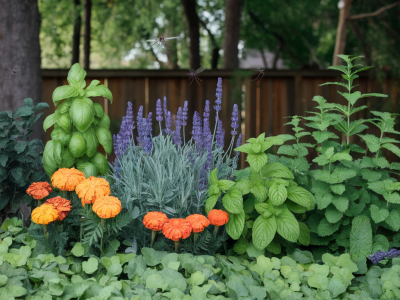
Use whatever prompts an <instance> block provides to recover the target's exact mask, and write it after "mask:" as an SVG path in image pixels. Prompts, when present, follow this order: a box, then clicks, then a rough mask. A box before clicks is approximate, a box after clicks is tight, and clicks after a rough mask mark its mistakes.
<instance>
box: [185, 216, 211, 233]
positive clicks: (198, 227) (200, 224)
mask: <svg viewBox="0 0 400 300" xmlns="http://www.w3.org/2000/svg"><path fill="white" fill-rule="evenodd" d="M186 221H188V222H189V223H190V225H191V226H192V229H193V232H194V233H198V232H202V231H203V230H204V228H206V227H207V226H208V225H210V221H209V220H208V219H207V218H206V217H205V216H203V215H198V214H193V215H190V216H188V217H186Z"/></svg>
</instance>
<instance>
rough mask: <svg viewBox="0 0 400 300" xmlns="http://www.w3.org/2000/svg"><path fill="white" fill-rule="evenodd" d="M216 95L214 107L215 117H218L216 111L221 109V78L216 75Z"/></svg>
mask: <svg viewBox="0 0 400 300" xmlns="http://www.w3.org/2000/svg"><path fill="white" fill-rule="evenodd" d="M215 96H216V97H217V100H215V104H216V105H215V106H214V109H215V111H216V112H217V117H218V112H219V111H220V110H221V104H222V78H221V77H218V83H217V93H216V94H215Z"/></svg>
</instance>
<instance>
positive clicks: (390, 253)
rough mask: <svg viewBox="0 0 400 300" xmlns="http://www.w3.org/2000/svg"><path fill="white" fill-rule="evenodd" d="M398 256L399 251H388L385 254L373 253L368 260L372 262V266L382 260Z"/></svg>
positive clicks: (380, 252)
mask: <svg viewBox="0 0 400 300" xmlns="http://www.w3.org/2000/svg"><path fill="white" fill-rule="evenodd" d="M399 256H400V250H397V249H390V250H389V251H387V252H383V251H378V252H375V253H374V254H372V255H370V256H369V259H370V260H371V261H372V263H373V264H377V263H378V262H380V261H381V260H384V259H385V258H395V257H399Z"/></svg>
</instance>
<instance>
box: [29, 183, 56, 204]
mask: <svg viewBox="0 0 400 300" xmlns="http://www.w3.org/2000/svg"><path fill="white" fill-rule="evenodd" d="M52 191H53V189H52V188H51V185H50V184H49V183H48V182H34V183H32V184H31V185H30V186H29V188H28V189H27V190H26V193H27V194H28V195H29V196H32V197H33V198H34V199H36V200H42V199H43V198H44V197H47V196H48V195H49V194H50V193H51V192H52Z"/></svg>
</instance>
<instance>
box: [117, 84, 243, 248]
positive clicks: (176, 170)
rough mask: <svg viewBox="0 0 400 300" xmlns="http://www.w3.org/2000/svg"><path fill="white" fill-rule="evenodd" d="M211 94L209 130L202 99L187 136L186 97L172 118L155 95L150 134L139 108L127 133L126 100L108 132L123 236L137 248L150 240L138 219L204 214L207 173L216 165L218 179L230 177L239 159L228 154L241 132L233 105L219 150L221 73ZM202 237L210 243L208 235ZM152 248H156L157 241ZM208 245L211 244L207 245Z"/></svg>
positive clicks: (148, 119) (129, 116)
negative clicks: (114, 131) (124, 220)
mask: <svg viewBox="0 0 400 300" xmlns="http://www.w3.org/2000/svg"><path fill="white" fill-rule="evenodd" d="M216 96H217V100H216V101H215V106H214V109H215V110H216V112H217V114H216V119H215V128H214V132H212V131H211V128H210V106H211V104H210V101H208V100H207V101H206V103H205V108H204V112H203V116H201V115H200V114H199V113H198V112H195V113H194V116H193V122H192V131H191V135H192V136H191V138H190V139H187V137H185V135H184V132H185V126H187V125H188V124H187V123H188V102H187V101H185V103H184V106H183V108H182V107H180V108H179V109H178V111H177V113H176V118H175V119H174V122H173V120H172V115H171V112H170V111H168V107H167V99H166V98H165V97H164V101H163V106H162V107H161V100H160V99H159V100H157V103H156V122H157V123H158V125H159V132H158V134H157V135H155V136H153V130H152V128H153V124H152V118H151V116H152V115H151V113H149V115H148V116H147V117H145V116H144V115H143V107H140V108H139V111H138V114H137V118H136V125H137V126H136V127H137V128H136V129H137V134H136V138H134V135H133V128H134V127H133V123H134V122H133V112H132V105H131V103H128V109H127V115H126V117H124V119H123V122H122V125H121V129H120V132H119V133H118V135H116V136H114V150H115V154H116V159H115V162H114V163H113V164H111V167H112V171H113V172H112V173H113V174H112V178H113V184H112V191H113V195H115V196H117V197H118V198H119V199H120V200H121V202H122V205H123V207H125V208H127V209H128V211H129V212H130V214H131V216H132V222H131V224H130V226H129V228H126V236H127V238H129V239H130V240H132V239H135V240H136V241H137V243H138V245H139V246H140V247H143V246H147V245H148V244H149V242H150V235H146V234H144V233H145V232H146V230H145V228H144V226H143V225H142V222H141V219H142V218H143V216H144V215H145V214H146V213H148V212H150V211H161V212H164V213H165V214H167V216H168V217H170V218H185V217H186V216H188V215H190V214H193V213H198V214H204V213H205V208H204V206H205V201H206V198H207V190H208V188H209V180H208V179H209V177H210V172H211V171H212V170H214V169H218V178H219V179H233V172H234V171H235V169H236V166H237V161H238V158H239V157H238V155H237V154H234V155H232V150H233V145H234V144H235V143H236V146H240V145H241V135H239V138H236V137H237V128H238V127H239V126H238V107H237V105H235V106H234V108H233V116H232V122H233V123H232V140H231V143H230V145H229V147H228V149H227V151H225V150H224V135H225V131H224V129H223V125H222V122H221V121H220V119H219V116H218V113H219V111H220V110H221V103H222V79H221V78H219V79H218V85H217V93H216ZM172 123H174V128H173V126H172ZM222 236H223V237H224V238H225V239H226V238H227V235H226V234H225V233H222V235H221V236H220V238H221V237H222ZM159 240H162V238H159ZM202 240H203V241H204V242H205V243H206V242H207V243H209V242H211V241H210V239H209V238H204V239H202ZM198 246H199V247H200V246H201V245H198ZM154 247H156V248H157V243H156V244H155V245H154ZM159 247H160V248H161V247H165V245H162V246H160V245H159ZM199 247H198V248H199ZM202 247H203V248H205V247H207V246H205V247H204V245H203V246H202ZM209 248H213V249H215V247H214V246H211V245H210V246H209Z"/></svg>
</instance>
